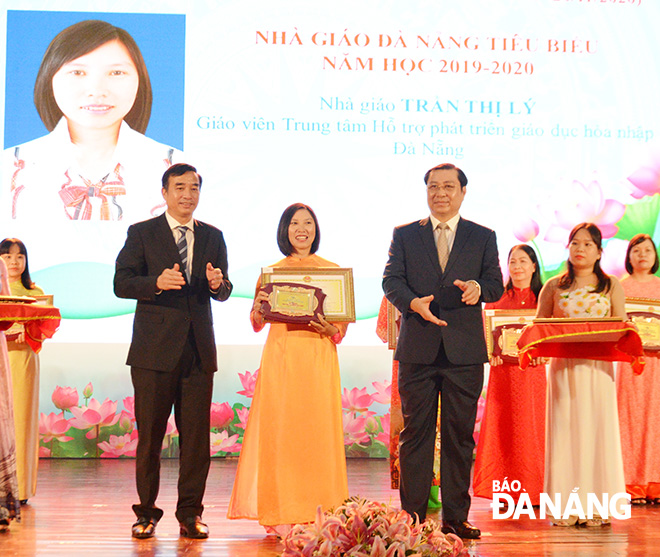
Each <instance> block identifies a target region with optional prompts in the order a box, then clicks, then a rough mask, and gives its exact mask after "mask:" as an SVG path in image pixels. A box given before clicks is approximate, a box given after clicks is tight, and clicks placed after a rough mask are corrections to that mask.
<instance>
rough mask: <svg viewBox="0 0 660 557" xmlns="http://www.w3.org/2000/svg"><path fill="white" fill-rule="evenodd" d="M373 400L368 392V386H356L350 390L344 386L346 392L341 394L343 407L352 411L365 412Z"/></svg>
mask: <svg viewBox="0 0 660 557" xmlns="http://www.w3.org/2000/svg"><path fill="white" fill-rule="evenodd" d="M372 402H373V399H372V398H371V395H370V394H367V388H366V387H364V388H362V389H358V388H357V387H354V388H352V389H351V390H350V391H349V390H348V389H347V388H344V393H343V394H342V395H341V406H342V408H346V409H347V410H349V411H350V412H364V411H365V410H366V409H367V408H369V406H371V403H372Z"/></svg>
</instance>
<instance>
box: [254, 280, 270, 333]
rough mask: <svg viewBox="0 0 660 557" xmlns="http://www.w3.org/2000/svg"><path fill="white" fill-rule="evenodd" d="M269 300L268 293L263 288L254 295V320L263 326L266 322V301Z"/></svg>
mask: <svg viewBox="0 0 660 557" xmlns="http://www.w3.org/2000/svg"><path fill="white" fill-rule="evenodd" d="M267 301H268V294H266V292H264V290H263V289H261V290H259V292H257V295H256V296H255V297H254V302H253V303H252V312H251V313H252V319H253V320H254V322H255V323H256V324H257V325H259V326H261V325H263V324H264V309H263V304H264V302H267Z"/></svg>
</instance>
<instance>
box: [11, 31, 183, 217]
mask: <svg viewBox="0 0 660 557" xmlns="http://www.w3.org/2000/svg"><path fill="white" fill-rule="evenodd" d="M8 78H9V76H8ZM33 96H34V106H35V108H36V110H37V112H38V114H39V117H40V119H41V121H42V122H43V124H44V126H45V127H46V129H47V131H48V132H49V133H48V134H47V135H44V136H42V137H38V138H36V139H33V140H31V141H27V142H24V143H21V144H19V145H17V146H15V147H9V148H7V149H5V154H4V167H3V173H4V188H5V195H4V198H5V199H8V200H9V201H8V202H9V203H10V204H11V217H12V218H14V219H40V220H48V221H53V220H94V221H125V222H129V223H130V222H134V221H136V220H140V219H143V218H148V217H150V216H153V215H155V214H158V213H160V212H162V199H160V195H159V194H160V191H159V189H158V187H156V186H155V185H154V184H158V181H159V179H160V177H161V176H162V174H163V172H164V171H165V170H166V169H167V168H168V167H169V166H170V165H171V164H172V163H173V162H176V161H177V160H179V159H180V158H181V152H180V151H179V150H177V149H175V148H173V147H171V146H169V145H166V144H163V143H160V142H158V141H155V140H154V139H151V138H149V137H147V136H146V135H144V134H145V131H146V129H147V126H148V124H149V121H150V119H151V111H152V103H153V90H152V82H151V79H150V76H149V71H148V69H147V65H146V63H145V59H144V57H143V55H142V52H141V50H140V47H139V46H138V44H137V43H136V41H135V40H134V38H133V37H132V35H131V34H130V33H128V32H127V31H126V30H124V29H123V28H121V27H117V26H115V25H113V24H111V23H108V22H106V21H102V20H100V19H87V20H83V21H79V22H77V23H74V24H73V25H69V26H68V27H66V28H65V29H63V30H62V31H60V32H59V33H58V34H57V35H56V36H55V37H54V38H53V39H52V41H51V42H50V44H49V46H48V48H47V49H46V51H45V53H44V54H43V58H42V60H41V65H40V67H39V70H38V73H37V76H36V80H35V83H34V95H33ZM5 214H6V213H5Z"/></svg>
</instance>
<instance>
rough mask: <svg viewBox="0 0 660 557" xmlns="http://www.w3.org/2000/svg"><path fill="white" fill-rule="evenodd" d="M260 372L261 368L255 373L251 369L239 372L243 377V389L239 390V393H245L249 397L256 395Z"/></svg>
mask: <svg viewBox="0 0 660 557" xmlns="http://www.w3.org/2000/svg"><path fill="white" fill-rule="evenodd" d="M258 373H259V370H258V369H257V371H255V372H254V373H250V372H249V371H246V372H245V373H239V374H238V376H239V377H240V379H241V385H243V390H242V391H238V394H239V395H245V396H246V397H248V398H252V397H253V396H254V387H255V385H256V384H257V374H258Z"/></svg>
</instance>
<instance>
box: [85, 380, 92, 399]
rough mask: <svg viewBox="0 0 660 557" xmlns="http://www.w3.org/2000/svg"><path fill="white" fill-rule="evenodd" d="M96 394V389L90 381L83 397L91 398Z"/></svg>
mask: <svg viewBox="0 0 660 557" xmlns="http://www.w3.org/2000/svg"><path fill="white" fill-rule="evenodd" d="M93 394H94V387H92V382H91V381H90V382H89V383H87V385H85V388H84V389H83V397H85V398H91V396H92V395H93Z"/></svg>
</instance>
